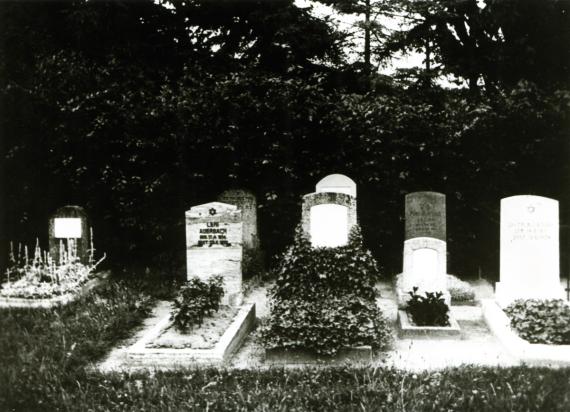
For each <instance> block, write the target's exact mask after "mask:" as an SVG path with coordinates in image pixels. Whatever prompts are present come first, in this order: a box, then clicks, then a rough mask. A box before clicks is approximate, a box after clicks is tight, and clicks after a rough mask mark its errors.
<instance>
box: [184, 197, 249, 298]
mask: <svg viewBox="0 0 570 412" xmlns="http://www.w3.org/2000/svg"><path fill="white" fill-rule="evenodd" d="M242 256H243V222H242V214H241V211H240V210H239V209H238V208H237V206H234V205H230V204H226V203H221V202H211V203H206V204H203V205H198V206H194V207H192V208H191V209H190V210H189V211H187V212H186V267H187V278H188V279H190V278H192V277H194V276H197V277H199V278H200V279H202V280H204V281H207V280H208V279H209V278H210V277H212V276H214V275H221V276H222V278H223V280H224V291H225V294H224V298H223V300H222V303H223V304H231V305H239V304H241V300H242V267H241V262H242Z"/></svg>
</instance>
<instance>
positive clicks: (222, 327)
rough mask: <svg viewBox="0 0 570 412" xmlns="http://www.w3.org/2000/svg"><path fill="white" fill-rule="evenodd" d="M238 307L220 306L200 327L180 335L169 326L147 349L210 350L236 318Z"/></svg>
mask: <svg viewBox="0 0 570 412" xmlns="http://www.w3.org/2000/svg"><path fill="white" fill-rule="evenodd" d="M238 311H239V307H231V306H221V307H220V309H219V310H218V311H217V312H216V313H215V314H214V315H213V316H211V317H209V318H206V319H204V322H203V323H202V325H201V326H198V327H195V328H193V329H191V330H189V331H188V332H187V333H182V332H180V331H178V330H176V328H174V326H172V325H170V326H169V327H168V328H166V329H165V330H164V331H163V332H162V333H161V334H160V335H159V336H158V337H157V338H156V339H154V340H152V341H151V342H149V343H148V344H147V345H146V347H147V348H171V349H189V348H192V349H212V348H213V347H214V346H215V345H216V343H218V341H219V340H220V338H221V336H222V335H223V334H224V332H225V331H226V330H227V329H228V327H229V326H230V325H231V323H232V321H233V320H234V318H235V317H236V315H237V313H238Z"/></svg>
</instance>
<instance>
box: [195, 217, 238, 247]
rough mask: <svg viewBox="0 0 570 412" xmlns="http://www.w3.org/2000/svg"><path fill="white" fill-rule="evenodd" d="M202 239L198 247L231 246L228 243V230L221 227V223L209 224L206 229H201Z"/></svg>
mask: <svg viewBox="0 0 570 412" xmlns="http://www.w3.org/2000/svg"><path fill="white" fill-rule="evenodd" d="M199 233H200V237H199V240H198V245H197V246H200V247H201V246H213V245H221V246H231V245H232V244H231V243H230V242H228V237H227V234H228V229H227V228H225V227H220V222H207V223H206V225H205V226H204V227H201V228H200V229H199Z"/></svg>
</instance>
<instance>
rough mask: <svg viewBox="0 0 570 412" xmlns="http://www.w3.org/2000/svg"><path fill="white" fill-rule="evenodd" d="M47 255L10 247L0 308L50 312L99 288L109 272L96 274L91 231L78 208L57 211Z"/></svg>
mask: <svg viewBox="0 0 570 412" xmlns="http://www.w3.org/2000/svg"><path fill="white" fill-rule="evenodd" d="M49 228H50V230H49V244H50V251H49V253H48V252H47V251H42V250H41V249H40V247H39V242H36V246H35V248H34V250H33V252H30V253H29V252H28V248H27V246H24V247H22V246H21V245H18V246H17V247H14V245H13V244H11V250H10V258H9V267H8V269H7V271H6V273H5V274H4V277H3V282H2V287H1V289H0V307H12V308H50V307H53V306H57V305H63V304H67V303H69V302H71V301H73V300H75V299H77V298H78V297H79V296H81V295H83V294H85V293H87V292H88V291H90V290H91V289H93V288H95V287H98V286H99V285H101V284H102V283H103V282H104V281H105V279H106V278H107V277H108V276H109V274H110V273H109V272H108V271H107V272H99V273H97V272H96V268H97V266H98V265H99V263H100V262H101V261H102V260H103V259H104V257H103V258H101V259H100V260H99V261H95V258H94V254H95V249H94V247H93V241H92V238H93V236H92V230H88V229H87V228H88V226H87V217H86V214H85V212H84V211H83V209H82V208H80V207H78V206H65V207H63V208H61V209H59V210H58V211H57V212H56V213H55V214H54V215H53V216H52V218H51V219H50V223H49Z"/></svg>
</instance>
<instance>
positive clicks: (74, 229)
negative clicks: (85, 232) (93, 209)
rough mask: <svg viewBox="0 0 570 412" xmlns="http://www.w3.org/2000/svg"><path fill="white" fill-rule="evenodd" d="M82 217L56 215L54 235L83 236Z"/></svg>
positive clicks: (66, 236)
mask: <svg viewBox="0 0 570 412" xmlns="http://www.w3.org/2000/svg"><path fill="white" fill-rule="evenodd" d="M81 229H82V228H81V219H80V218H78V217H56V218H55V219H54V236H55V237H56V238H58V239H78V238H80V237H81V236H82V231H81Z"/></svg>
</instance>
